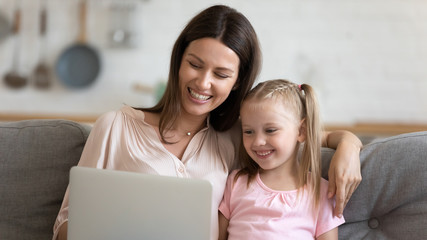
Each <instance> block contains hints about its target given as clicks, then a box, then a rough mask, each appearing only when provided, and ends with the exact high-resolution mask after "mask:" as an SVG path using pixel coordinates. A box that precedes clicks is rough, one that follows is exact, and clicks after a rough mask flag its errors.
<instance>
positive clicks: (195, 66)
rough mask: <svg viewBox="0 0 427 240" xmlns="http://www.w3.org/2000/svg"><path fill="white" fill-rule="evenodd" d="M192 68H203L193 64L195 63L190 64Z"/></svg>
mask: <svg viewBox="0 0 427 240" xmlns="http://www.w3.org/2000/svg"><path fill="white" fill-rule="evenodd" d="M188 63H189V64H190V65H191V66H192V67H194V68H201V67H200V66H199V65H197V64H196V63H193V62H190V61H189V62H188Z"/></svg>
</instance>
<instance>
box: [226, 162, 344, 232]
mask: <svg viewBox="0 0 427 240" xmlns="http://www.w3.org/2000/svg"><path fill="white" fill-rule="evenodd" d="M236 173H237V170H234V171H233V172H232V173H231V174H230V176H229V178H228V180H227V186H226V189H225V192H224V200H223V201H222V202H221V204H220V207H219V210H220V211H221V213H222V214H223V215H224V216H225V217H226V218H227V219H228V220H229V226H228V234H229V236H228V240H241V239H269V240H270V239H271V240H274V239H314V238H317V237H319V236H320V235H322V234H323V233H325V232H328V231H330V230H332V229H334V228H336V227H338V226H339V225H341V224H343V223H344V218H338V217H335V216H333V208H334V200H332V199H328V198H327V190H328V182H327V181H326V180H325V179H322V181H321V193H320V194H321V197H320V204H319V208H318V209H317V211H313V210H312V206H313V203H312V200H311V198H310V196H309V194H307V193H308V192H307V191H308V190H307V187H305V188H304V190H303V191H304V192H303V194H302V192H300V193H299V195H298V191H297V190H293V191H276V190H273V189H270V188H269V187H267V186H266V185H265V184H264V183H263V182H262V181H261V179H260V177H259V174H258V175H257V176H256V177H255V180H253V181H252V182H251V184H250V185H249V188H248V187H247V179H248V177H247V175H241V176H240V177H239V178H238V179H237V181H236V182H233V181H234V177H235V176H236Z"/></svg>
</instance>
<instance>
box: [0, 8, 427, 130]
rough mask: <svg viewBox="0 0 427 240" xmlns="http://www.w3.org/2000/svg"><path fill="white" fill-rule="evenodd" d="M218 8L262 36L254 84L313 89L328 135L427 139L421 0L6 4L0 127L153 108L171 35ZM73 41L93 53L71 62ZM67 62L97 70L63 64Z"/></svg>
mask: <svg viewBox="0 0 427 240" xmlns="http://www.w3.org/2000/svg"><path fill="white" fill-rule="evenodd" d="M82 2H84V3H86V8H83V9H85V10H86V11H83V12H82V11H81V10H82V8H81V5H80V4H81V3H82ZM217 3H223V4H227V5H229V6H232V7H234V8H236V9H237V10H239V11H240V12H242V13H243V14H245V15H246V16H247V18H248V19H249V20H250V21H251V23H252V24H253V26H254V28H255V30H256V31H257V33H258V37H259V39H260V43H261V47H262V52H263V68H262V72H261V75H260V77H259V81H264V80H267V79H273V78H287V79H289V80H291V81H294V82H298V83H308V84H311V85H313V86H314V87H315V88H316V90H317V92H318V97H319V100H320V105H321V113H322V118H323V121H324V123H325V125H326V127H327V129H331V130H332V129H336V128H340V129H349V130H352V131H354V132H356V133H360V134H367V135H369V134H371V135H372V134H376V135H379V134H383V135H387V134H395V133H400V132H409V131H417V130H427V1H425V0H405V1H401V0H369V1H368V0H358V1H357V0H346V1H342V0H322V1H320V0H264V1H260V0H232V1H222V2H221V1H210V0H174V1H169V0H86V1H80V0H0V76H1V78H2V79H1V82H0V121H10V120H20V119H28V118H68V119H72V120H76V121H82V122H93V121H94V120H95V119H96V118H97V117H98V116H99V115H100V114H102V113H104V112H106V111H110V110H116V109H118V108H120V107H121V106H122V105H123V104H127V105H131V106H152V105H153V104H155V103H156V101H157V99H158V98H159V96H160V94H161V92H162V89H163V88H164V84H165V81H166V79H167V74H168V67H169V57H170V53H171V49H172V45H173V43H174V41H175V39H176V37H177V36H178V34H179V33H180V31H181V30H182V28H183V27H184V25H185V24H186V23H187V22H188V21H189V19H190V18H191V17H193V16H194V15H195V14H196V13H198V12H199V11H200V10H202V9H204V8H206V7H208V6H210V5H212V4H217ZM44 22H45V24H43V23H44ZM76 43H83V46H84V47H87V48H88V49H80V52H79V51H77V53H75V52H76V51H74V52H73V51H71V53H69V52H70V49H72V48H73V47H75V46H76ZM79 46H80V45H79ZM87 50H89V53H87ZM85 51H86V53H85ZM67 54H68V55H73V54H77V55H78V56H79V54H80V55H82V56H79V57H86V58H88V57H89V58H90V57H92V60H91V61H89V62H87V63H86V62H84V61H81V62H80V65H79V66H67V63H66V61H67V57H68V58H70V56H68V55H67ZM85 54H86V55H85ZM87 54H89V55H90V56H88V55H87ZM64 59H65V60H64ZM64 62H65V63H64ZM83 62H84V63H83ZM67 67H68V68H72V67H77V69H82V70H81V71H78V73H72V72H71V73H70V72H67V69H66V68H67ZM64 68H65V69H64ZM73 74H74V75H73ZM79 74H80V75H79ZM76 77H77V78H80V79H84V80H83V81H81V80H79V81H81V82H78V81H77V80H74V79H75V78H76ZM75 81H77V82H75Z"/></svg>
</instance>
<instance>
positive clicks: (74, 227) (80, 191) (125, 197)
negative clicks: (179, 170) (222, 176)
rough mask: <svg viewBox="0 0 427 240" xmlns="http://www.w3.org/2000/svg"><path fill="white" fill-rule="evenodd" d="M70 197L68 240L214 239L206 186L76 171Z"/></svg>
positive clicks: (188, 181) (198, 182)
mask: <svg viewBox="0 0 427 240" xmlns="http://www.w3.org/2000/svg"><path fill="white" fill-rule="evenodd" d="M69 194H70V195H69V196H70V197H69V216H68V217H69V219H68V239H69V240H86V239H88V240H89V239H91V240H96V239H102V240H109V239H111V240H113V239H114V240H132V239H138V240H139V239H144V240H169V239H174V240H181V239H182V240H205V239H210V226H211V202H212V186H211V184H210V183H209V182H208V181H205V180H200V179H188V178H178V177H169V176H159V175H148V174H142V173H131V172H124V171H115V170H105V169H96V168H86V167H73V168H72V169H71V171H70V192H69Z"/></svg>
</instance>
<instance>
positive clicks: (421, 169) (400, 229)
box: [322, 132, 427, 239]
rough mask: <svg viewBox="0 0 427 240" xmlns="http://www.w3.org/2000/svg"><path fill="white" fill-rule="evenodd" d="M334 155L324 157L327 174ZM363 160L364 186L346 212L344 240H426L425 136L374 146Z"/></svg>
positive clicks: (392, 139)
mask: <svg viewBox="0 0 427 240" xmlns="http://www.w3.org/2000/svg"><path fill="white" fill-rule="evenodd" d="M333 153H334V151H333V150H330V149H323V151H322V154H323V155H322V159H323V160H325V161H324V165H323V169H324V171H323V172H324V174H326V173H327V168H328V165H329V160H330V158H331V156H332V154H333ZM360 160H361V165H362V178H363V180H362V182H361V184H360V185H359V187H358V188H357V190H356V191H355V192H354V194H353V196H352V197H351V199H350V201H349V202H348V204H347V207H346V208H345V209H344V217H345V219H346V223H345V224H344V225H342V226H340V227H339V237H340V239H425V237H426V236H427V227H426V226H427V132H415V133H408V134H402V135H398V136H393V137H390V138H384V139H380V140H375V141H373V142H372V143H370V144H367V145H365V146H364V147H363V149H362V151H361V155H360Z"/></svg>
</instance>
